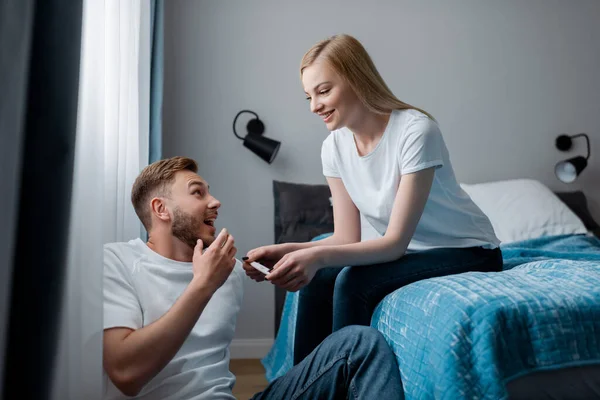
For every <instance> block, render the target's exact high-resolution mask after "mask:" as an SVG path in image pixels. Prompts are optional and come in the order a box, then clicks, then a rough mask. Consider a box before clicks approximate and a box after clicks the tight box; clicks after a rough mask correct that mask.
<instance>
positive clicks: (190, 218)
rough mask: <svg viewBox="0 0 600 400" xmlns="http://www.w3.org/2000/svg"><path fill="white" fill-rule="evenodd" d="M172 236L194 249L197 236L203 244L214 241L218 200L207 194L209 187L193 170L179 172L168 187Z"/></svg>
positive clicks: (205, 245) (219, 204) (207, 244)
mask: <svg viewBox="0 0 600 400" xmlns="http://www.w3.org/2000/svg"><path fill="white" fill-rule="evenodd" d="M167 204H168V205H169V206H170V209H171V212H172V218H173V223H172V227H171V229H172V231H173V236H175V237H176V238H177V239H179V240H181V241H182V242H184V243H187V244H188V245H189V246H190V247H192V248H194V247H195V246H196V242H197V241H198V239H202V243H203V244H204V247H208V246H210V245H211V243H212V242H213V241H214V240H215V232H216V230H215V226H214V225H215V220H216V219H217V216H218V214H219V213H218V209H219V207H221V203H220V202H219V200H217V199H215V198H214V197H213V196H211V195H210V193H209V186H208V184H207V183H206V181H204V179H202V178H201V177H200V176H198V174H196V173H194V172H192V171H179V172H177V173H176V174H175V182H174V183H173V186H172V187H171V196H170V201H169V202H168V203H167Z"/></svg>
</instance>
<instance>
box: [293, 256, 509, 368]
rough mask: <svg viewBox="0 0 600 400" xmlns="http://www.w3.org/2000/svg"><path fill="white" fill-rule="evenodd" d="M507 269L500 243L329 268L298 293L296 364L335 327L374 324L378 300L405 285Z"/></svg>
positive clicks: (335, 329)
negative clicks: (437, 278) (456, 275)
mask: <svg viewBox="0 0 600 400" xmlns="http://www.w3.org/2000/svg"><path fill="white" fill-rule="evenodd" d="M501 270H502V252H501V251H500V249H499V248H496V249H485V248H482V247H470V248H441V249H432V250H425V251H419V252H415V253H409V254H406V255H404V256H403V257H401V258H400V259H398V260H396V261H391V262H387V263H382V264H376V265H365V266H356V267H346V268H324V269H322V270H320V271H318V272H317V274H315V276H314V278H313V280H312V281H311V282H310V283H309V284H308V285H307V286H305V287H304V288H303V289H302V290H300V293H299V296H298V317H297V320H296V335H295V343H294V365H295V364H298V363H299V362H300V361H302V360H303V359H304V357H306V356H307V355H308V354H309V353H310V352H311V351H312V350H313V349H314V348H315V347H316V346H318V345H319V343H321V341H322V340H323V339H325V337H327V335H329V334H331V332H335V331H337V330H338V329H341V328H343V327H345V326H350V325H370V324H371V316H372V314H373V311H375V307H377V304H379V302H380V301H381V300H383V298H384V297H385V296H386V295H388V294H389V293H392V292H393V291H395V290H396V289H398V288H401V287H402V286H405V285H408V284H410V283H413V282H416V281H419V280H422V279H427V278H433V277H437V276H444V275H451V274H459V273H463V272H468V271H483V272H494V271H501Z"/></svg>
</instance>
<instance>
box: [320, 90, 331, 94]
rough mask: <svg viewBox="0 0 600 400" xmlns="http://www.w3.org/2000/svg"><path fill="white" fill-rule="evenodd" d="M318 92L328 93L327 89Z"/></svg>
mask: <svg viewBox="0 0 600 400" xmlns="http://www.w3.org/2000/svg"><path fill="white" fill-rule="evenodd" d="M319 93H320V94H327V93H329V89H325V90H321V91H320V92H319Z"/></svg>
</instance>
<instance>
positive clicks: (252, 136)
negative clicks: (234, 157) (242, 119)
mask: <svg viewBox="0 0 600 400" xmlns="http://www.w3.org/2000/svg"><path fill="white" fill-rule="evenodd" d="M243 113H250V114H252V115H254V118H253V119H251V120H250V121H248V125H246V130H247V131H248V134H247V135H246V136H245V137H241V136H240V135H238V134H237V132H236V130H235V123H236V122H237V119H238V117H239V116H240V114H243ZM264 131H265V124H263V123H262V121H261V120H260V119H259V118H258V115H257V114H256V113H255V112H254V111H250V110H242V111H240V112H239V113H237V115H236V116H235V118H234V119H233V134H234V135H235V137H237V138H238V139H240V140H243V141H244V147H246V148H248V149H250V150H251V151H252V152H253V153H254V154H256V155H257V156H259V157H260V158H262V159H263V160H265V161H266V162H268V163H269V164H271V163H272V162H273V160H274V159H275V156H276V155H277V152H278V151H279V147H280V146H281V142H278V141H277V140H273V139H269V138H267V137H264V136H263V135H262V134H263V133H264Z"/></svg>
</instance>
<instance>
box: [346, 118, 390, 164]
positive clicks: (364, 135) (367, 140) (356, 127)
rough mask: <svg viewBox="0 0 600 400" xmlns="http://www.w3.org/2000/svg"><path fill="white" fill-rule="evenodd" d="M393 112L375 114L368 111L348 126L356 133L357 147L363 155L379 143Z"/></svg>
mask: <svg viewBox="0 0 600 400" xmlns="http://www.w3.org/2000/svg"><path fill="white" fill-rule="evenodd" d="M390 116H391V114H375V113H373V112H366V113H365V114H364V115H362V116H361V117H359V118H356V120H355V122H354V123H352V124H349V125H348V126H347V128H348V129H350V131H351V132H352V133H353V134H354V141H355V143H356V148H357V150H358V153H359V154H360V155H361V156H364V155H366V154H368V153H370V152H371V151H372V150H373V149H374V148H375V147H376V146H377V144H378V143H379V141H380V140H381V137H382V136H383V133H384V132H385V129H386V128H387V124H388V122H389V120H390Z"/></svg>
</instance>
